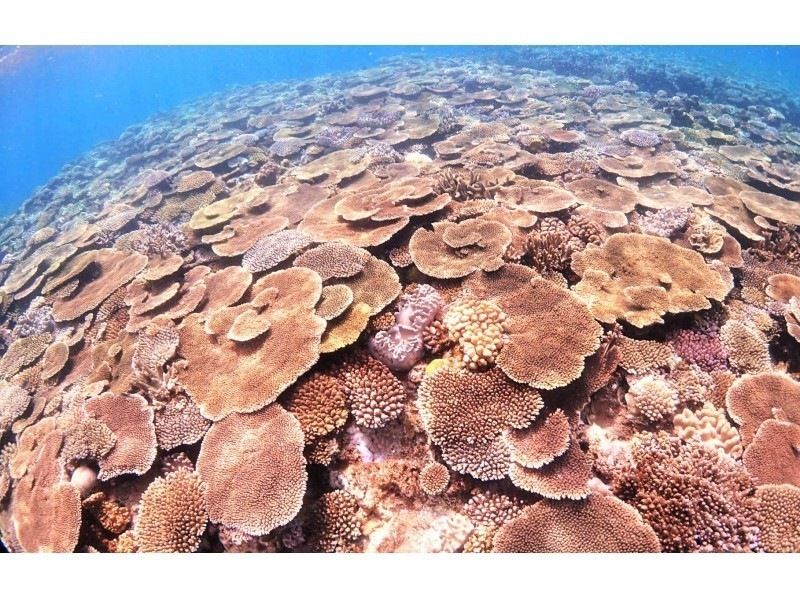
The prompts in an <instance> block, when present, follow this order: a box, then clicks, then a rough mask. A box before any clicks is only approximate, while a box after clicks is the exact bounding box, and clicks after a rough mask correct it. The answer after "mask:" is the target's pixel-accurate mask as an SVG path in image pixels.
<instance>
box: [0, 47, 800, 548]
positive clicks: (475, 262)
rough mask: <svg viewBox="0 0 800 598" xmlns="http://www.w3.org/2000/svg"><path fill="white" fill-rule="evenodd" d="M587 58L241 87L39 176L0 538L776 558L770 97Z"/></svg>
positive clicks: (2, 236)
mask: <svg viewBox="0 0 800 598" xmlns="http://www.w3.org/2000/svg"><path fill="white" fill-rule="evenodd" d="M592 60H593V54H592V52H591V51H587V54H585V55H582V54H581V53H580V52H578V51H563V52H552V53H550V54H537V53H535V52H533V51H531V52H527V51H524V50H520V51H518V52H517V53H516V54H511V55H509V57H508V60H505V61H497V59H496V58H495V59H490V58H481V59H474V58H473V59H438V60H421V59H412V58H406V59H403V60H402V61H401V60H396V61H389V62H387V63H385V64H384V66H381V67H379V68H374V69H371V70H367V71H363V72H357V73H352V74H347V75H337V76H329V77H322V78H318V79H316V80H313V81H310V82H306V83H302V84H299V85H297V84H290V83H271V84H264V85H256V86H251V87H240V88H237V89H235V90H233V91H229V92H226V93H221V94H218V95H214V96H211V97H208V98H205V99H202V100H200V101H197V102H195V103H193V104H189V105H187V106H183V107H182V108H181V109H180V110H179V111H176V112H174V113H171V114H167V115H160V116H158V117H156V118H154V119H152V120H150V121H147V122H145V123H143V124H141V125H138V126H135V127H132V128H130V129H129V130H127V131H126V132H125V133H124V134H123V135H122V136H121V137H120V138H119V139H118V140H116V141H114V142H111V143H107V144H104V145H102V146H100V147H98V148H96V149H95V150H93V151H92V152H90V153H88V154H87V155H85V156H84V157H82V158H80V159H79V160H77V161H75V162H73V163H71V164H69V165H67V166H66V167H65V168H64V169H63V170H62V171H61V173H60V174H59V175H58V176H57V177H55V178H54V179H53V180H52V181H51V182H50V183H49V184H47V185H46V186H45V187H43V188H41V189H39V190H38V191H37V192H36V193H35V194H34V195H33V196H32V197H31V198H30V199H29V200H28V201H27V202H26V203H25V204H24V205H23V206H22V208H21V209H20V210H19V212H18V213H17V214H15V215H14V216H13V217H10V218H8V219H6V220H5V221H4V222H2V223H1V226H0V243H2V251H3V253H4V258H3V260H2V264H1V265H0V283H2V284H1V286H0V314H2V315H1V316H0V318H1V319H0V322H2V335H0V354H1V355H2V358H0V499H1V500H0V539H2V543H3V545H4V546H5V548H6V549H7V550H9V551H13V552H22V551H24V552H36V551H81V552H153V551H175V552H192V551H210V552H221V551H231V552H237V551H238V552H244V551H248V552H249V551H260V552H314V551H325V552H333V551H336V552H396V551H404V552H408V551H419V552H491V551H494V552H528V551H530V552H539V551H562V552H566V551H596V552H603V551H665V552H677V551H681V552H706V551H726V552H727V551H731V552H760V551H765V552H781V551H798V550H800V456H799V455H800V380H799V379H798V372H800V360H798V355H800V352H799V351H798V342H800V228H798V227H800V202H798V201H797V200H798V198H800V168H798V166H797V161H798V156H800V130H799V129H798V126H800V109H798V106H797V105H796V104H792V103H791V101H790V100H789V99H787V97H786V96H782V95H781V94H779V93H778V92H767V91H763V90H760V89H759V88H755V87H747V86H737V85H736V84H735V83H734V82H731V81H725V80H719V79H717V80H716V82H715V84H714V85H712V84H711V83H709V82H708V81H706V80H705V79H704V78H703V75H702V73H693V74H685V73H677V72H675V73H673V72H672V71H669V70H664V69H661V70H657V69H656V68H655V67H652V66H650V65H648V64H647V63H641V64H639V65H638V67H637V65H635V64H628V65H627V66H625V68H624V69H622V68H621V67H619V68H618V69H617V70H614V68H612V67H611V66H605V67H603V66H599V67H598V66H597V63H594V64H591V66H592V68H591V69H590V68H588V66H587V65H588V64H589V63H591V62H592ZM637 68H638V70H637ZM558 73H561V74H558ZM570 73H571V74H570ZM681 77H682V79H681ZM676 81H678V82H680V81H683V82H684V84H685V86H687V90H688V91H681V89H680V88H679V87H678V84H677V83H675V82H676Z"/></svg>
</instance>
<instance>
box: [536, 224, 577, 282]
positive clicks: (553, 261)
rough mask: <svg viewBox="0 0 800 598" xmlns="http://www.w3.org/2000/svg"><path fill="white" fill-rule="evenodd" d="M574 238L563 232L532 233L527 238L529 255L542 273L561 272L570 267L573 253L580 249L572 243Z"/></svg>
mask: <svg viewBox="0 0 800 598" xmlns="http://www.w3.org/2000/svg"><path fill="white" fill-rule="evenodd" d="M571 240H572V237H570V235H569V234H566V233H563V232H539V233H531V234H529V235H528V238H527V254H528V256H529V257H530V260H531V264H532V265H533V267H534V269H535V270H537V271H538V272H540V273H545V272H561V271H563V270H566V269H567V268H569V266H570V260H571V258H572V253H573V252H574V251H575V250H576V249H579V248H578V247H576V246H575V244H574V243H570V241H571Z"/></svg>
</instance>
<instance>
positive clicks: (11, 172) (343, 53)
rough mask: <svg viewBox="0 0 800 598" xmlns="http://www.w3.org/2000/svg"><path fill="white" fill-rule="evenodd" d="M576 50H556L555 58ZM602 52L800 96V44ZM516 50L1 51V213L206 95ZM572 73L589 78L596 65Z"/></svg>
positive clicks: (154, 48) (605, 59)
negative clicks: (422, 59) (97, 149)
mask: <svg viewBox="0 0 800 598" xmlns="http://www.w3.org/2000/svg"><path fill="white" fill-rule="evenodd" d="M537 49H538V50H543V48H537ZM569 49H570V47H568V46H565V47H553V48H551V50H552V53H553V54H554V55H557V54H561V53H563V52H564V51H565V50H569ZM599 49H601V50H602V51H603V58H602V60H603V63H604V64H603V65H601V64H597V65H595V66H596V68H597V70H598V71H599V70H600V67H601V66H608V63H613V62H614V61H615V59H618V60H619V61H624V60H628V59H630V58H631V57H633V56H637V55H645V56H647V57H648V59H652V60H653V61H655V62H663V63H666V64H671V65H673V66H674V67H676V68H682V67H683V66H684V65H685V66H686V67H687V68H691V69H693V70H696V69H702V70H703V71H705V72H706V73H707V74H708V76H710V77H711V76H717V77H721V78H733V79H737V80H741V81H748V82H752V83H753V84H756V85H763V86H765V87H768V88H779V89H784V90H786V91H788V92H790V93H793V94H795V95H797V96H800V48H798V47H727V46H705V47H692V46H685V47H684V46H676V47H637V46H620V47H603V48H599ZM513 50H514V49H511V48H503V47H447V46H427V47H419V46H410V47H403V46H369V47H359V46H293V47H258V46H246V47H228V46H199V47H197V46H167V47H163V46H151V47H148V46H141V47H135V46H134V47H131V46H122V47H114V46H95V47H23V48H18V47H5V48H0V215H2V214H5V213H7V212H8V211H10V210H13V209H15V208H16V207H17V206H18V205H19V204H20V203H21V202H22V201H23V200H24V199H25V198H26V197H28V196H29V195H30V194H31V192H32V191H33V190H34V188H35V187H37V186H38V185H42V184H44V183H45V182H47V181H48V180H49V179H50V178H51V177H52V176H54V175H55V174H56V173H57V172H58V170H59V168H60V167H61V166H63V165H64V164H65V163H66V162H68V161H70V160H72V159H74V158H76V157H77V156H79V155H80V154H81V153H82V152H85V151H87V150H89V149H91V148H92V147H93V146H95V145H96V144H98V143H100V142H102V141H106V140H112V139H115V138H116V137H117V136H119V135H120V134H121V133H122V132H123V131H124V130H125V128H126V127H128V126H131V125H133V124H135V123H138V122H140V121H142V120H144V119H146V118H148V117H149V116H151V115H153V114H155V113H158V112H160V111H165V110H170V109H173V108H175V107H176V106H177V105H179V104H180V103H182V102H186V101H189V100H193V99H195V98H197V97H199V96H202V95H204V94H209V93H213V92H217V91H222V90H225V89H226V88H229V87H231V86H235V85H248V84H253V83H257V82H260V81H278V80H284V79H304V78H309V77H313V76H317V75H322V74H325V73H336V72H342V71H348V70H355V69H359V68H366V67H370V66H374V65H376V64H379V63H380V61H381V60H383V59H386V58H389V57H397V56H403V55H408V54H413V55H423V56H429V57H437V56H470V55H487V54H491V55H500V56H503V55H504V54H505V55H509V54H511V53H512V52H513ZM544 51H545V52H546V51H547V49H546V48H544ZM528 66H531V67H533V68H535V67H536V65H535V64H529V65H528ZM567 70H570V69H567ZM574 70H580V74H582V75H583V76H586V77H589V78H591V74H592V70H593V66H592V65H591V64H587V65H583V66H582V68H581V69H574ZM565 74H569V73H565Z"/></svg>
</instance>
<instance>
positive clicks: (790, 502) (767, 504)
mask: <svg viewBox="0 0 800 598" xmlns="http://www.w3.org/2000/svg"><path fill="white" fill-rule="evenodd" d="M756 499H757V500H758V525H759V527H760V528H761V544H762V545H763V546H764V550H765V551H766V552H798V551H800V488H798V487H797V486H792V485H790V484H767V485H765V486H759V487H758V488H756Z"/></svg>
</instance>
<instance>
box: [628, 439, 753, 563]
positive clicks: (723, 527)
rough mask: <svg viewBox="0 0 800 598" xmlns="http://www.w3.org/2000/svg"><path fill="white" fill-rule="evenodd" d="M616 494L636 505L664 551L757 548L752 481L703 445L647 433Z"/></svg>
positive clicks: (638, 441)
mask: <svg viewBox="0 0 800 598" xmlns="http://www.w3.org/2000/svg"><path fill="white" fill-rule="evenodd" d="M632 455H633V465H625V466H623V467H622V468H621V469H620V470H619V471H618V472H617V474H616V476H615V477H614V480H613V490H614V494H616V495H617V496H619V497H620V498H621V499H622V500H624V501H626V502H628V503H630V504H631V505H633V506H634V507H636V508H637V509H638V510H639V511H640V512H641V513H642V515H643V517H644V518H645V520H646V521H647V522H648V523H649V524H650V525H651V526H652V527H653V529H654V530H655V532H656V534H657V535H658V537H659V539H660V540H661V546H662V548H663V549H664V551H665V552H709V551H726V552H731V551H733V552H742V551H745V552H746V551H751V550H758V549H759V544H758V527H757V521H756V512H757V506H758V505H757V503H756V501H755V499H754V498H753V496H752V493H753V489H754V486H753V482H752V479H751V478H750V476H749V475H748V473H747V472H746V470H745V469H744V468H743V467H742V466H741V465H740V464H738V463H736V462H735V461H733V460H732V459H730V458H729V457H727V456H726V455H723V454H720V453H719V452H718V451H716V450H714V449H712V448H707V447H706V446H705V445H703V444H700V443H690V444H681V443H680V442H679V441H676V440H672V439H670V438H668V437H666V436H664V435H661V436H653V435H648V434H645V435H643V436H642V437H640V438H639V439H638V440H637V441H636V442H635V443H634V446H633V447H632Z"/></svg>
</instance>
